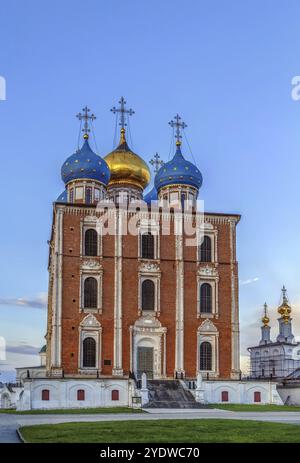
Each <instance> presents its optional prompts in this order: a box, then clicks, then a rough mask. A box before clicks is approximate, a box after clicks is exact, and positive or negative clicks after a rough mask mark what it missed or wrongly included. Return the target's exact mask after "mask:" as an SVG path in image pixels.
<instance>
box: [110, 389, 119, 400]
mask: <svg viewBox="0 0 300 463" xmlns="http://www.w3.org/2000/svg"><path fill="white" fill-rule="evenodd" d="M111 400H119V391H118V389H114V390H113V391H111Z"/></svg>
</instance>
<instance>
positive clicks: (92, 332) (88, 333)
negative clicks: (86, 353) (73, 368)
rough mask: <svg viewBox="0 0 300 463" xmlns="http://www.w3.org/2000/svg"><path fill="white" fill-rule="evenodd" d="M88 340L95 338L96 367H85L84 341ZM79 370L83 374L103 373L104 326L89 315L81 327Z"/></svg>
mask: <svg viewBox="0 0 300 463" xmlns="http://www.w3.org/2000/svg"><path fill="white" fill-rule="evenodd" d="M86 338H93V339H94V340H95V342H96V366H95V367H94V368H92V367H84V366H83V341H84V340H85V339H86ZM78 352H79V355H78V369H79V370H80V371H81V372H83V373H88V372H89V373H95V372H96V371H97V370H98V371H99V372H101V371H102V326H101V323H100V322H98V320H96V319H95V317H94V316H93V315H87V316H86V317H85V318H84V319H83V320H82V322H81V323H80V325H79V349H78Z"/></svg>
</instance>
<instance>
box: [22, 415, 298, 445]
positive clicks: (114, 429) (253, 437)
mask: <svg viewBox="0 0 300 463" xmlns="http://www.w3.org/2000/svg"><path fill="white" fill-rule="evenodd" d="M20 431H21V433H22V435H23V437H24V439H25V440H26V442H30V443H56V442H57V443H116V442H118V443H133V442H139V443H151V442H152V443H159V442H161V443H171V442H176V443H230V442H231V443H256V442H258V443H271V442H276V443H284V442H289V443H296V442H297V443H299V442H300V426H298V425H293V424H281V423H264V422H259V421H246V420H245V421H244V420H214V419H210V420H208V419H204V420H157V421H130V422H129V421H112V422H96V423H95V422H94V423H64V424H56V425H40V426H24V427H22V428H21V430H20Z"/></svg>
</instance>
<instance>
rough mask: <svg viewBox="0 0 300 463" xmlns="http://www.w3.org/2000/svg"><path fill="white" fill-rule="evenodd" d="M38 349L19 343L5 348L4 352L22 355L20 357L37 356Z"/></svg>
mask: <svg viewBox="0 0 300 463" xmlns="http://www.w3.org/2000/svg"><path fill="white" fill-rule="evenodd" d="M40 349H41V348H40V347H36V346H31V345H30V344H26V343H20V344H16V345H8V346H6V352H7V353H8V352H10V353H12V354H22V355H38V353H39V351H40Z"/></svg>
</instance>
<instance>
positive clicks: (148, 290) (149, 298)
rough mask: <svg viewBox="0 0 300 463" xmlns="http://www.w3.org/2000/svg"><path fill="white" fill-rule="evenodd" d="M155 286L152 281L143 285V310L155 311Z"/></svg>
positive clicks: (144, 282)
mask: <svg viewBox="0 0 300 463" xmlns="http://www.w3.org/2000/svg"><path fill="white" fill-rule="evenodd" d="M154 294H155V286H154V283H153V281H152V280H144V281H143V283H142V310H154Z"/></svg>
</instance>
